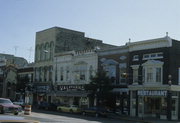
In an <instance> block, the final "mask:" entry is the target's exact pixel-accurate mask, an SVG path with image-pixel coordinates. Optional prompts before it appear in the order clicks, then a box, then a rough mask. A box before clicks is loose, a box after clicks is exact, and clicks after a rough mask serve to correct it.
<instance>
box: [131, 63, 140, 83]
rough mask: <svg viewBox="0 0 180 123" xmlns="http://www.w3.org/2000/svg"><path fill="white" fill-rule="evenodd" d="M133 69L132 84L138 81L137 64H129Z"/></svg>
mask: <svg viewBox="0 0 180 123" xmlns="http://www.w3.org/2000/svg"><path fill="white" fill-rule="evenodd" d="M131 67H132V69H133V84H137V83H138V81H139V80H138V74H139V72H138V70H139V65H132V66H131Z"/></svg>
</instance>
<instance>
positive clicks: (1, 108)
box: [0, 98, 22, 114]
mask: <svg viewBox="0 0 180 123" xmlns="http://www.w3.org/2000/svg"><path fill="white" fill-rule="evenodd" d="M6 112H10V113H15V112H16V113H18V112H22V107H21V106H19V105H15V104H13V103H12V102H11V100H10V99H6V98H0V113H1V114H3V113H6Z"/></svg>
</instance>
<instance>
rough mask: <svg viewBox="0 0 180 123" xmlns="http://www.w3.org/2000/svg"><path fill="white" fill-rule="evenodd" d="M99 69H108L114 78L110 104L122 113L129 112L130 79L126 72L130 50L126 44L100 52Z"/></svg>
mask: <svg viewBox="0 0 180 123" xmlns="http://www.w3.org/2000/svg"><path fill="white" fill-rule="evenodd" d="M98 64H99V70H101V69H103V70H104V71H106V73H107V76H109V78H111V80H112V87H113V89H112V93H113V97H112V99H110V103H111V104H109V105H111V107H113V108H115V109H116V110H118V111H119V113H120V114H126V115H128V114H129V101H130V99H129V90H128V87H127V86H128V84H129V80H128V79H127V78H126V76H124V73H127V72H128V69H129V50H128V47H127V46H126V45H124V46H120V47H117V48H112V49H108V50H101V51H99V52H98Z"/></svg>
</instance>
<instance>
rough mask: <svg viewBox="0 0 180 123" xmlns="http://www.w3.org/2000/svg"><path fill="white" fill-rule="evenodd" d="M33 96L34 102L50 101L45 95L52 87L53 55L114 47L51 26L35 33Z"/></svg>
mask: <svg viewBox="0 0 180 123" xmlns="http://www.w3.org/2000/svg"><path fill="white" fill-rule="evenodd" d="M35 45H36V46H35V49H36V50H35V66H34V68H35V71H34V72H35V74H34V75H35V76H34V88H35V93H34V98H35V100H34V101H36V102H38V101H42V100H46V101H51V97H50V96H47V95H48V93H50V92H51V90H52V88H53V84H54V81H53V76H54V75H53V63H54V61H55V60H56V59H54V55H55V54H57V53H62V52H65V51H72V50H74V51H80V50H89V49H99V48H100V49H107V48H111V47H115V46H113V45H109V44H104V43H103V42H102V41H101V40H97V39H92V38H87V37H85V34H84V32H79V31H74V30H69V29H65V28H60V27H52V28H49V29H46V30H43V31H40V32H37V33H36V43H35Z"/></svg>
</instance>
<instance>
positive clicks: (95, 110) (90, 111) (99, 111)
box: [82, 107, 107, 117]
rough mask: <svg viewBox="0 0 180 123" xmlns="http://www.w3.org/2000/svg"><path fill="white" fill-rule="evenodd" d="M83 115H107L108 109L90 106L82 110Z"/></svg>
mask: <svg viewBox="0 0 180 123" xmlns="http://www.w3.org/2000/svg"><path fill="white" fill-rule="evenodd" d="M82 114H83V115H94V116H96V117H99V116H104V117H107V110H106V108H104V107H89V108H85V109H83V110H82Z"/></svg>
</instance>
